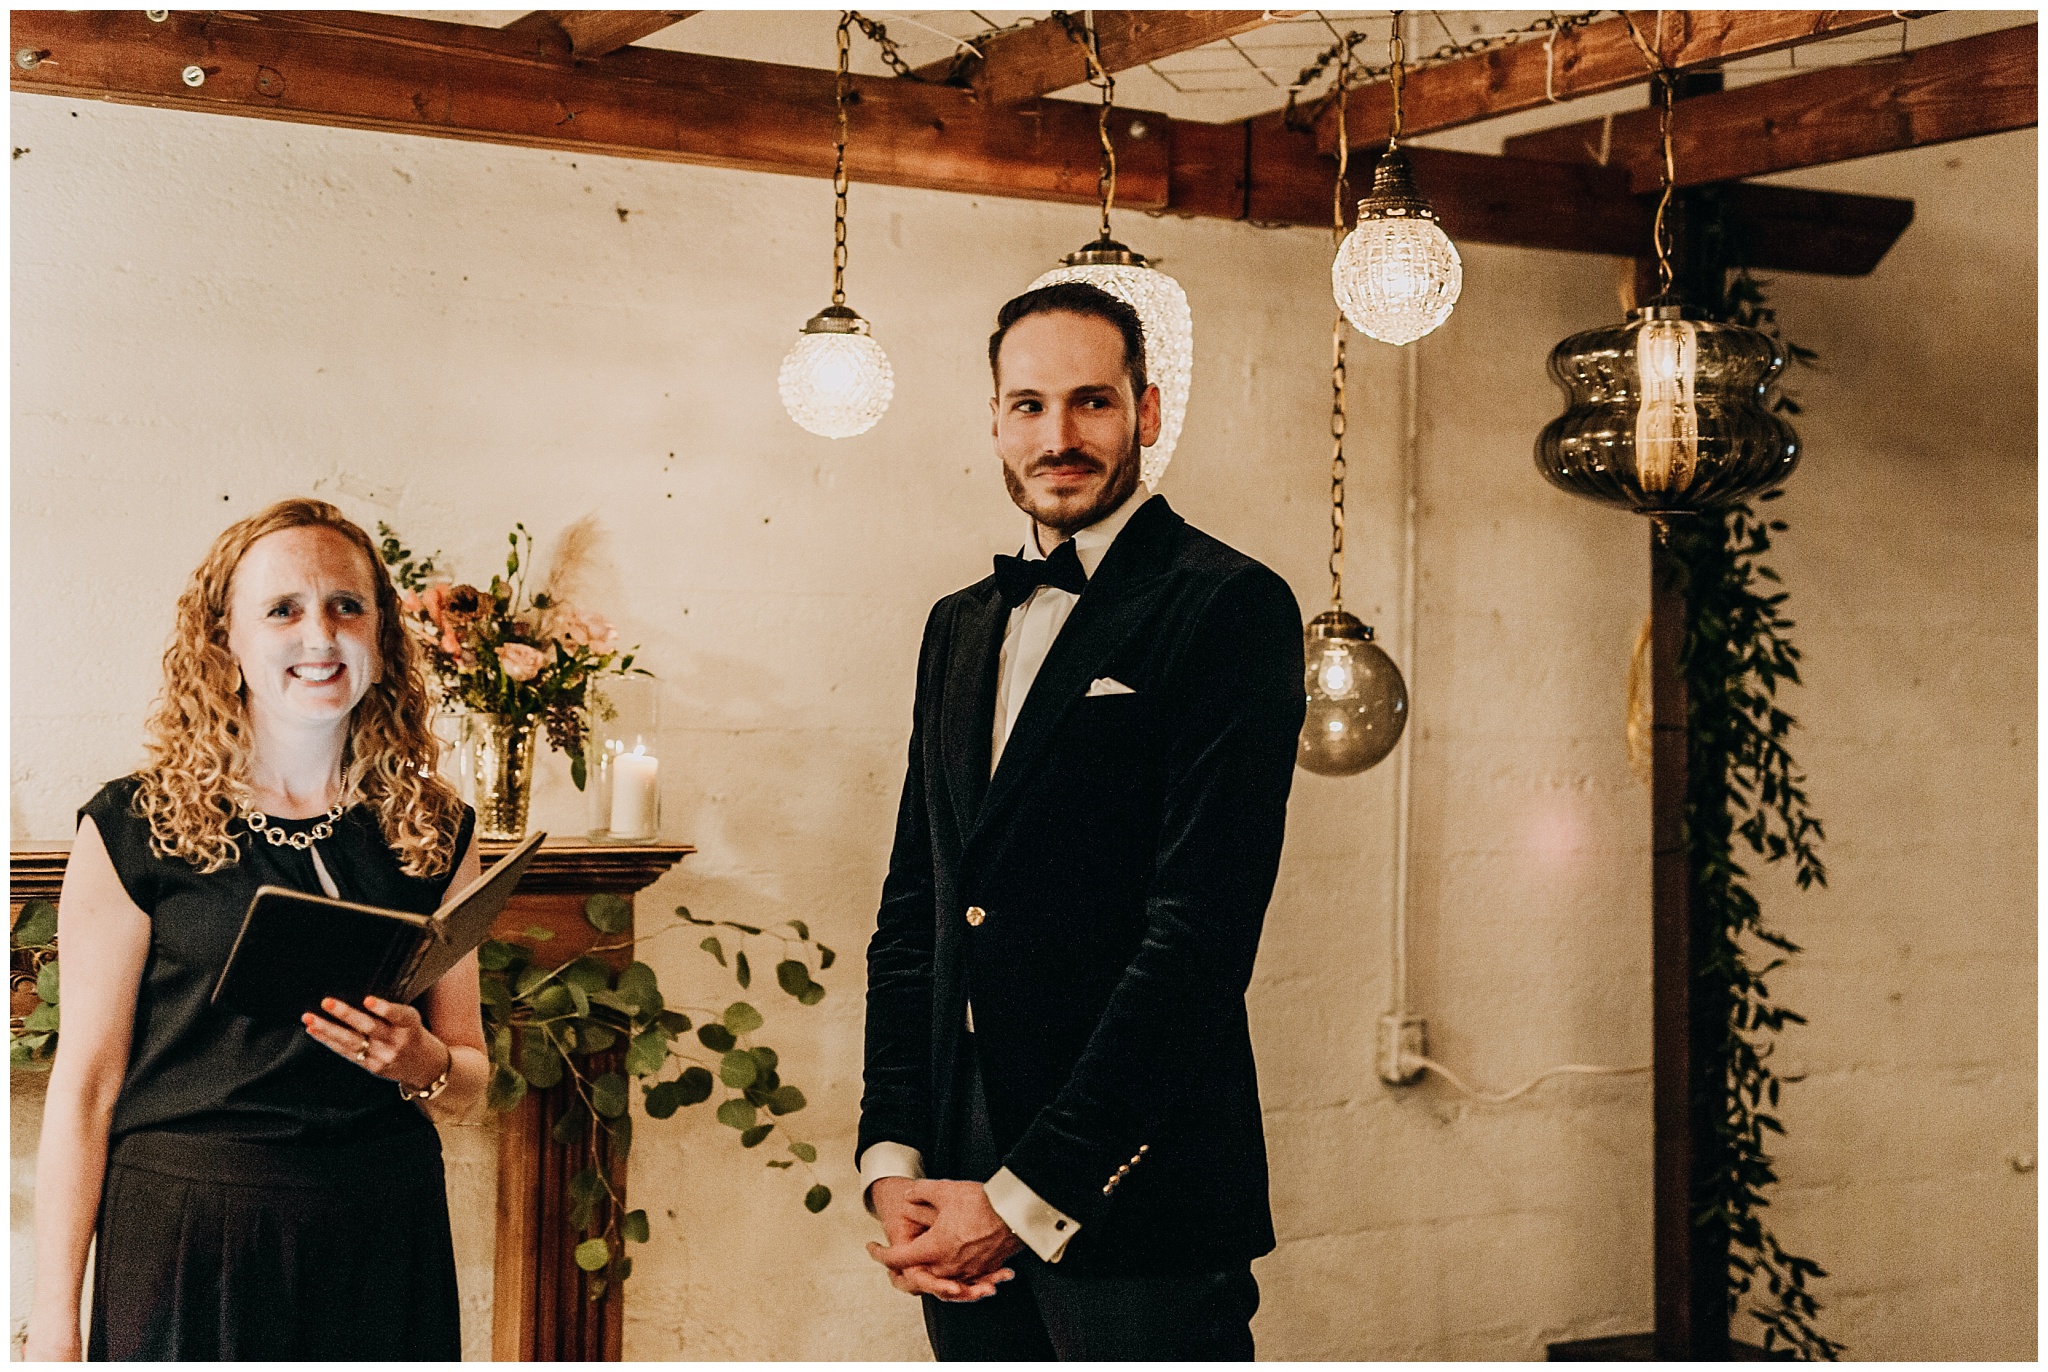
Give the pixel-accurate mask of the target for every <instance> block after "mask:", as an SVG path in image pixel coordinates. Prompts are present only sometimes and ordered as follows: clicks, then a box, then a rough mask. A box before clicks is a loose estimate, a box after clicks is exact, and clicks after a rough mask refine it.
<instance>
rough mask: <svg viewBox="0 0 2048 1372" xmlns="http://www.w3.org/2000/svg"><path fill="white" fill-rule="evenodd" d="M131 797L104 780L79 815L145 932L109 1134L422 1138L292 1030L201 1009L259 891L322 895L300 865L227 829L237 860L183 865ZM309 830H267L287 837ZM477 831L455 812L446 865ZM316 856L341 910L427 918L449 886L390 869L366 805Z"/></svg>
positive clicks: (129, 789) (403, 1110)
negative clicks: (153, 843) (375, 908)
mask: <svg viewBox="0 0 2048 1372" xmlns="http://www.w3.org/2000/svg"><path fill="white" fill-rule="evenodd" d="M138 789H140V782H139V781H138V780H137V779H136V778H135V777H132V776H131V777H123V778H122V779H121V780H119V781H113V782H109V783H107V785H106V786H104V787H102V788H101V790H100V793H99V794H98V795H96V796H94V797H93V798H92V799H91V800H90V801H88V802H87V803H86V805H85V806H84V808H83V809H81V810H80V811H79V812H78V814H79V817H80V819H81V820H82V819H85V818H88V817H90V818H91V820H92V822H93V824H94V826H95V827H97V828H98V830H99V834H100V839H101V841H102V842H103V843H105V845H106V849H107V856H108V857H109V858H111V859H112V860H113V864H114V872H115V874H116V875H117V876H119V877H120V879H121V885H122V886H123V887H124V888H126V890H127V892H128V897H129V899H131V900H133V901H134V902H135V904H136V905H137V906H138V907H140V908H141V910H142V912H143V913H144V914H146V915H148V916H149V926H150V928H149V960H148V961H147V962H146V963H145V964H144V965H143V969H142V986H141V989H140V992H139V994H138V995H137V997H136V1001H135V1029H134V1036H133V1038H132V1040H131V1042H130V1045H129V1049H128V1071H127V1074H126V1076H125V1077H123V1079H122V1082H121V1094H120V1097H119V1099H118V1100H117V1101H116V1102H115V1104H114V1119H113V1126H112V1129H111V1131H110V1137H111V1138H113V1139H119V1138H121V1137H122V1136H123V1135H126V1134H131V1133H134V1132H136V1131H138V1130H144V1129H155V1130H168V1131H171V1132H174V1133H184V1134H209V1135H217V1136H219V1137H222V1138H228V1139H239V1140H245V1141H252V1142H270V1143H345V1142H355V1141H359V1140H365V1139H382V1138H389V1137H392V1136H394V1135H398V1134H402V1133H406V1132H408V1131H412V1130H418V1129H431V1128H432V1127H433V1125H432V1124H431V1122H429V1121H428V1119H427V1117H426V1115H425V1114H424V1113H423V1112H422V1111H421V1110H420V1109H419V1107H418V1106H415V1105H412V1104H409V1103H408V1102H405V1101H402V1100H400V1099H399V1098H398V1083H396V1082H393V1081H387V1080H386V1079H384V1078H383V1077H378V1076H373V1075H372V1074H370V1073H369V1072H366V1071H364V1070H363V1069H362V1068H360V1067H358V1066H357V1065H356V1064H355V1063H353V1062H350V1061H349V1060H348V1059H346V1058H343V1057H341V1056H339V1055H337V1054H336V1053H335V1052H334V1051H333V1050H332V1049H329V1048H327V1047H326V1046H324V1045H323V1044H321V1043H320V1042H318V1041H317V1040H315V1039H314V1038H313V1037H312V1036H311V1035H310V1034H308V1033H307V1032H306V1031H305V1028H304V1027H303V1026H301V1025H300V1024H298V1023H297V1022H293V1023H291V1024H288V1025H281V1026H265V1025H262V1024H258V1023H257V1022H256V1021H255V1020H252V1019H249V1018H247V1017H245V1016H242V1015H237V1014H233V1013H231V1012H230V1011H227V1010H223V1009H219V1008H216V1007H215V1006H214V1005H213V1004H212V1003H211V998H212V996H213V987H214V983H215V982H216V981H218V980H219V979H220V973H221V969H222V968H223V967H225V966H226V965H227V960H228V951H229V950H230V949H231V948H233V947H234V942H235V936H236V934H237V933H239V932H240V931H241V927H242V916H243V914H244V913H245V912H246V911H247V910H248V908H249V898H250V897H251V896H253V895H255V893H256V888H257V887H258V886H266V885H268V886H287V887H291V888H293V889H296V890H300V891H306V892H310V893H311V894H314V895H325V894H326V891H325V889H324V888H323V887H322V886H321V885H320V877H319V874H318V873H317V872H316V871H315V869H314V867H313V859H312V857H311V855H310V854H309V853H308V852H307V851H305V850H303V849H298V848H292V847H288V846H286V847H280V846H276V845H273V844H272V843H270V842H269V841H268V840H266V839H264V838H262V837H261V836H259V835H255V834H252V833H250V831H249V829H248V826H247V825H245V824H244V823H243V822H242V821H241V820H240V819H236V820H234V821H232V822H231V823H230V825H229V829H228V832H229V833H230V834H231V835H232V836H233V837H234V839H235V842H236V846H237V847H238V848H239V849H240V850H241V855H242V857H241V861H240V862H238V863H236V864H235V865H234V866H232V867H225V868H222V869H221V870H220V871H218V872H214V873H212V874H210V875H202V874H201V873H200V872H199V871H198V870H197V869H195V868H194V867H193V866H192V865H191V864H189V863H187V862H185V861H184V860H182V859H179V858H172V859H169V860H166V859H164V858H160V857H158V856H156V854H155V853H153V852H151V851H150V847H149V822H148V821H147V820H145V819H143V818H142V817H141V816H139V815H137V814H136V813H135V811H134V802H135V795H136V792H137V790H138ZM318 822H319V821H318V820H311V819H308V820H289V819H275V818H272V819H270V821H269V823H270V824H271V825H272V826H273V827H275V828H277V829H281V830H283V831H284V832H285V833H287V834H289V833H294V832H304V831H306V830H309V829H311V828H312V827H313V826H314V825H315V824H317V823H318ZM475 824H476V814H475V812H474V811H472V810H470V809H468V808H467V807H464V810H463V816H462V828H461V831H460V832H459V833H458V834H457V835H456V841H455V856H456V857H457V858H458V859H459V858H460V857H461V856H462V854H463V851H464V850H465V849H466V848H467V847H468V845H469V841H470V835H471V832H472V830H473V829H474V828H475ZM317 847H318V848H319V850H320V860H321V861H322V862H323V863H324V864H326V867H327V872H328V875H329V876H331V877H333V878H334V884H335V886H336V888H337V889H338V890H339V892H340V894H341V898H342V899H343V900H352V901H359V902H362V903H364V904H369V905H382V906H387V907H390V908H393V909H399V910H412V911H417V912H419V913H421V914H430V913H432V912H433V911H434V910H436V909H438V908H439V907H440V904H441V899H442V896H443V895H444V894H445V893H446V891H447V889H448V883H449V881H450V879H451V878H452V877H453V876H454V869H453V867H451V868H450V869H449V870H448V871H447V872H445V873H443V874H441V875H440V876H437V877H430V878H425V879H421V878H417V877H409V876H407V875H406V874H405V873H404V872H402V871H400V870H399V867H398V856H397V855H396V854H395V853H393V852H392V851H391V849H390V848H389V847H387V846H386V845H385V842H384V836H383V834H382V833H381V832H380V831H379V830H378V828H377V818H376V814H375V813H374V812H373V811H372V810H370V809H369V808H368V807H366V806H361V805H358V806H356V807H355V808H354V809H352V810H349V811H348V812H346V813H345V814H343V815H342V816H341V818H340V819H339V820H337V821H335V825H334V833H333V835H332V836H331V837H329V838H325V839H322V840H320V841H319V843H318V844H317Z"/></svg>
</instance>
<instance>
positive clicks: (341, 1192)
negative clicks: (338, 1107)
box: [87, 1126, 462, 1362]
mask: <svg viewBox="0 0 2048 1372" xmlns="http://www.w3.org/2000/svg"><path fill="white" fill-rule="evenodd" d="M97 1232H98V1239H99V1254H98V1258H97V1260H96V1262H95V1264H94V1268H93V1287H92V1326H91V1331H92V1332H91V1339H90V1343H89V1349H88V1353H87V1356H88V1357H89V1358H91V1359H92V1360H94V1361H100V1362H104V1361H129V1360H151V1361H193V1360H200V1359H206V1360H213V1359H237V1360H240V1359H251V1358H266V1359H286V1358H289V1359H298V1360H338V1359H344V1358H345V1359H352V1360H354V1359H378V1360H404V1361H419V1360H425V1359H434V1360H439V1361H454V1360H456V1359H459V1358H460V1357H461V1356H462V1328H461V1317H460V1307H459V1303H458V1300H457V1297H456V1290H455V1248H454V1243H453V1241H452V1239H451V1237H450V1235H449V1230H448V1196H447V1190H446V1186H445V1183H444V1179H443V1174H442V1169H441V1139H440V1135H439V1134H437V1133H436V1132H435V1131H434V1129H433V1128H432V1126H428V1127H426V1128H423V1129H418V1130H410V1131H407V1132H406V1133H404V1134H402V1135H399V1136H397V1137H395V1138H390V1139H384V1140H379V1141H376V1142H372V1143H358V1144H346V1145H315V1146H306V1145H298V1144H263V1143H243V1142H237V1141H233V1140H225V1139H220V1138H215V1137H211V1136H208V1135H204V1134H171V1133H160V1132H145V1133H136V1134H129V1135H126V1136H124V1137H123V1138H121V1139H119V1140H117V1141H116V1142H115V1144H114V1146H113V1149H112V1151H111V1153H110V1155H109V1157H108V1159H107V1176H106V1186H105V1189H104V1190H103V1192H102V1194H101V1198H100V1213H99V1228H98V1231H97Z"/></svg>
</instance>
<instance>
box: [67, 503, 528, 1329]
mask: <svg viewBox="0 0 2048 1372" xmlns="http://www.w3.org/2000/svg"><path fill="white" fill-rule="evenodd" d="M432 708H433V706H432V703H431V701H430V699H429V697H428V694H427V688H426V683H425V679H424V677H423V675H422V672H421V668H420V664H419V662H418V661H417V658H416V655H415V650H414V647H413V645H412V643H411V641H410V639H409V638H408V637H407V635H406V633H405V628H404V625H403V623H402V621H401V619H400V613H399V607H398V599H397V594H396V592H395V591H394V590H393V588H392V585H391V581H390V578H389V576H388V575H387V574H386V573H385V571H384V569H383V566H382V564H381V563H380V562H379V560H378V558H377V556H376V551H375V548H374V546H373V545H372V544H371V542H370V539H369V537H368V536H367V535H366V534H365V533H364V532H363V531H362V530H361V529H359V528H358V527H356V526H355V525H354V524H352V523H350V522H349V521H348V520H347V519H346V518H344V517H343V516H342V514H341V512H340V511H339V510H337V509H336V508H334V507H333V506H332V505H328V504H326V503H324V502H321V501H316V500H287V501H283V502H281V503H279V504H276V505H273V506H271V507H270V508H269V509H267V510H264V511H263V512H261V513H260V514H257V515H254V516H252V517H251V518H248V519H245V520H243V521H241V522H240V523H238V524H236V525H234V526H233V527H232V528H230V529H228V530H227V531H226V532H225V533H223V534H222V535H221V536H220V537H219V538H218V539H216V540H215V541H214V544H213V548H212V550H211V551H210V552H208V554H207V556H206V559H205V561H203V562H202V563H200V565H199V568H198V570H197V571H196V572H195V573H194V574H193V576H192V580H191V582H190V584H189V585H188V586H187V587H186V589H185V592H184V594H183V595H182V596H181V597H180V598H179V601H178V612H177V625H176V629H175V631H174V633H173V635H172V640H171V643H170V646H169V648H168V649H167V650H166V652H165V653H164V681H163V689H162V692H161V694H160V696H159V697H158V700H157V703H156V706H155V708H154V710H153V712H152V714H151V716H150V719H149V725H148V732H149V761H148V763H147V765H146V766H145V767H144V768H143V769H142V770H141V771H139V772H137V773H136V774H135V775H133V776H129V777H124V778H123V779H121V780H119V781H116V782H112V783H110V784H109V785H107V786H106V787H105V788H104V789H103V790H101V791H100V793H99V794H98V795H97V796H95V797H93V799H92V800H91V801H90V802H88V803H87V804H86V806H85V807H84V808H83V809H82V810H81V811H80V812H79V825H78V836H77V840H76V842H75V843H74V844H73V846H72V852H71V861H70V865H69V867H68V868H67V869H66V871H65V874H64V888H63V893H62V896H61V898H60V900H59V903H58V911H59V914H58V940H59V945H60V946H61V947H62V948H63V951H64V963H63V966H64V1027H63V1034H62V1037H61V1039H60V1047H59V1050H58V1053H57V1058H56V1062H55V1065H54V1067H53V1068H52V1071H51V1074H50V1086H49V1095H48V1101H47V1104H46V1106H45V1113H44V1123H43V1133H42V1144H41V1151H40V1153H39V1155H38V1161H37V1187H36V1193H37V1194H36V1223H35V1229H36V1235H35V1254H36V1293H35V1303H34V1306H33V1309H32V1312H31V1317H30V1325H29V1338H28V1346H27V1349H26V1353H27V1356H28V1357H30V1358H47V1359H69V1358H76V1357H77V1356H78V1355H79V1342H80V1339H79V1299H80V1288H81V1284H82V1282H83V1279H84V1273H85V1264H86V1255H87V1249H88V1246H89V1245H90V1243H91V1241H92V1240H93V1239H94V1238H95V1237H97V1239H98V1245H99V1246H98V1251H97V1257H96V1259H95V1262H94V1270H93V1292H92V1312H91V1321H90V1326H91V1330H90V1336H89V1339H88V1344H89V1351H90V1355H91V1356H92V1357H93V1358H95V1359H136V1358H149V1359H199V1358H205V1359H214V1358H233V1359H246V1358H280V1359H282V1358H295V1359H305V1358H319V1359H343V1358H346V1359H362V1358H370V1359H423V1358H435V1359H453V1358H457V1357H459V1356H460V1354H461V1336H460V1328H459V1324H458V1312H457V1301H456V1290H455V1261H454V1252H453V1248H452V1245H451V1242H450V1237H449V1227H448V1204H447V1197H446V1193H445V1190H444V1186H443V1177H442V1169H441V1147H440V1138H439V1135H438V1134H437V1133H436V1131H435V1129H434V1126H433V1123H432V1120H431V1119H430V1118H429V1117H430V1116H432V1117H436V1118H442V1119H455V1118H460V1117H462V1116H464V1115H466V1114H467V1113H468V1112H469V1111H470V1110H471V1109H473V1108H474V1106H475V1105H476V1103H477V1101H478V1100H479V1099H480V1098H481V1097H482V1095H483V1090H484V1081H485V1076H486V1074H487V1072H488V1064H487V1062H486V1059H485V1054H484V1051H483V1027H482V1022H481V1018H480V1015H479V1011H478V1002H477V971H476V961H475V957H474V955H473V954H472V955H471V956H470V957H467V958H465V959H464V960H463V961H462V962H461V963H459V964H457V965H456V967H455V968H454V970H452V971H450V972H449V973H448V974H447V975H446V976H444V977H443V978H442V979H441V980H440V982H439V983H437V984H436V985H435V986H434V987H433V988H432V989H431V990H430V991H429V992H427V994H426V995H424V996H422V997H421V998H420V999H419V1000H418V1001H417V1002H416V1003H415V1005H395V1004H389V1003H386V1002H383V1001H379V1000H375V999H370V1000H368V1001H366V1002H365V1003H363V1004H361V1005H347V1004H343V1003H341V1002H339V1001H332V1000H330V1001H327V1002H325V1003H324V1005H323V1008H324V1009H325V1011H326V1013H325V1015H319V1014H308V1015H306V1016H305V1017H304V1019H303V1020H302V1021H301V1022H298V1023H293V1022H289V1021H286V1022H283V1023H275V1024H273V1023H267V1022H262V1021H258V1020H253V1019H249V1018H246V1017H244V1016H241V1015H237V1014H233V1013H231V1012H229V1011H228V1010H226V1009H223V1008H221V1007H218V1006H215V1005H214V1004H213V1003H212V1000H211V997H212V993H213V989H214V985H215V983H216V981H217V980H218V979H219V976H220V972H221V969H222V967H223V966H224V965H225V964H226V962H227V959H228V955H229V953H230V951H231V949H232V948H233V945H234V941H235V938H236V935H237V933H238V931H239V930H240V928H241V925H242V918H243V914H244V911H245V910H246V909H247V908H248V905H249V901H250V897H251V896H252V895H253V894H254V892H255V890H256V888H257V887H258V886H262V885H273V886H284V887H290V888H294V889H297V890H301V891H306V892H309V893H325V894H327V895H329V896H336V897H339V898H341V899H345V900H350V901H356V902H360V903H363V904H368V905H377V906H382V907H385V908H390V909H398V910H411V911H416V912H419V913H422V914H426V913H430V912H432V911H433V910H434V909H435V908H436V907H437V906H438V905H439V904H440V903H441V900H442V897H443V896H444V894H445V893H446V892H448V891H449V890H451V889H456V885H455V884H464V883H467V882H468V881H469V880H470V879H472V878H474V877H475V876H476V874H477V872H478V870H479V859H478V856H477V852H476V847H475V844H474V843H473V842H472V839H471V833H472V829H473V827H474V821H475V816H474V815H473V814H472V813H471V812H470V810H469V808H468V807H467V806H465V805H464V804H463V803H462V801H461V799H460V798H459V797H458V796H456V795H455V794H454V792H453V791H452V790H451V789H450V788H449V787H448V786H447V784H446V783H444V782H442V781H441V780H440V779H439V778H438V777H437V776H436V775H435V774H434V753H435V741H434V737H433V734H432V731H431V728H430V715H431V711H432Z"/></svg>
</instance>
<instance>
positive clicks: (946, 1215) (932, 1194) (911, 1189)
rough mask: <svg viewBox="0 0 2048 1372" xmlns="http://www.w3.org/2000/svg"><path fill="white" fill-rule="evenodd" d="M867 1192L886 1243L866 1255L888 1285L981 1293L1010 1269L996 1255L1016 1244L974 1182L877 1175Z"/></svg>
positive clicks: (943, 1296)
mask: <svg viewBox="0 0 2048 1372" xmlns="http://www.w3.org/2000/svg"><path fill="white" fill-rule="evenodd" d="M868 1199H869V1201H870V1202H872V1204H873V1205H874V1207H875V1217H876V1218H877V1219H879V1220H881V1222H882V1232H883V1233H884V1234H885V1235H887V1236H888V1239H889V1242H888V1243H887V1245H883V1244H879V1243H870V1244H869V1245H868V1256H869V1257H871V1258H873V1259H874V1260H875V1261H876V1262H878V1263H880V1264H882V1266H884V1267H886V1268H888V1269H889V1284H890V1285H891V1286H894V1287H895V1288H896V1289H897V1290H898V1291H906V1292H909V1293H910V1294H911V1295H922V1296H936V1297H938V1298H939V1299H940V1300H942V1301H978V1300H985V1299H987V1298H988V1297H990V1296H993V1295H994V1294H995V1293H996V1286H997V1284H998V1283H1001V1282H1006V1281H1008V1280H1010V1279H1011V1278H1012V1277H1014V1276H1016V1273H1015V1272H1013V1271H1011V1270H1010V1269H1009V1268H1007V1267H1005V1266H1003V1261H1004V1259H1006V1258H1008V1257H1009V1256H1010V1255H1011V1254H1013V1253H1015V1252H1016V1251H1017V1250H1018V1249H1020V1248H1022V1247H1023V1246H1024V1244H1023V1241H1022V1240H1020V1239H1019V1238H1018V1237H1017V1236H1016V1235H1015V1234H1014V1233H1012V1232H1011V1231H1010V1226H1009V1225H1007V1224H1005V1223H1004V1222H1003V1217H1002V1216H1000V1215H998V1214H997V1213H996V1212H995V1207H993V1206H991V1205H990V1204H989V1203H988V1195H987V1193H986V1192H984V1191H983V1190H982V1187H981V1183H980V1182H975V1181H930V1180H918V1181H914V1180H912V1179H911V1178H909V1177H883V1178H882V1179H881V1180H880V1181H877V1182H876V1183H875V1184H874V1186H872V1187H871V1188H869V1191H868Z"/></svg>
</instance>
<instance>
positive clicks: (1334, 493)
mask: <svg viewBox="0 0 2048 1372" xmlns="http://www.w3.org/2000/svg"><path fill="white" fill-rule="evenodd" d="M1344 410H1345V396H1344V312H1343V311H1342V310H1339V311H1338V312H1337V322H1336V323H1335V324H1333V325H1331V326H1330V608H1331V609H1334V610H1341V609H1343V608H1344V428H1345V418H1344Z"/></svg>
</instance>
